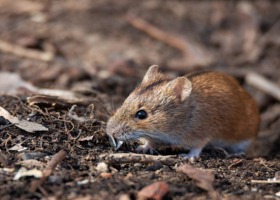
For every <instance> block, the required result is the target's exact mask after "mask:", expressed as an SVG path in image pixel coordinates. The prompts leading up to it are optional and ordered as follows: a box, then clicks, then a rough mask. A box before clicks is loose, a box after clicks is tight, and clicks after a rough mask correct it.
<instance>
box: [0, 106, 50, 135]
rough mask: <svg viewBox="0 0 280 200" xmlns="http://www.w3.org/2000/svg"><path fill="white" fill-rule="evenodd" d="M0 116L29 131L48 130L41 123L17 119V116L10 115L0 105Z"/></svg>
mask: <svg viewBox="0 0 280 200" xmlns="http://www.w3.org/2000/svg"><path fill="white" fill-rule="evenodd" d="M0 116H3V117H4V118H5V119H6V120H8V121H9V122H11V123H12V124H14V125H15V126H17V127H18V128H20V129H22V130H25V131H26V132H29V133H34V132H35V131H48V128H46V127H44V126H43V125H41V124H38V123H35V122H30V121H27V120H19V119H18V118H17V117H14V116H12V115H11V114H10V113H9V112H8V111H7V110H5V109H4V108H3V107H1V106H0Z"/></svg>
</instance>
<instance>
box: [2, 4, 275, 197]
mask: <svg viewBox="0 0 280 200" xmlns="http://www.w3.org/2000/svg"><path fill="white" fill-rule="evenodd" d="M132 15H133V16H137V17H139V18H141V19H142V20H145V21H146V22H148V23H149V24H151V25H153V26H155V27H158V28H159V29H160V30H162V31H163V32H165V33H167V34H169V35H171V36H172V37H173V38H177V39H178V38H179V40H181V41H184V42H185V43H186V46H188V48H187V50H188V52H182V49H179V48H177V47H175V46H172V45H170V44H168V42H166V41H164V40H163V41H162V40H159V39H157V38H155V37H153V36H151V35H150V34H149V33H147V32H145V31H143V30H141V29H139V28H137V27H135V26H133V25H132V24H131V23H130V22H129V20H127V16H130V17H131V16H132ZM125 16H126V17H125ZM132 18H133V17H132ZM279 19H280V2H279V1H252V2H250V1H248V2H247V1H229V2H228V1H201V2H196V1H160V0H153V1H150V0H145V1H128V0H123V1H107V0H95V1H90V0H80V1H75V0H68V1H55V0H43V1H33V0H13V2H11V1H10V0H0V27H1V28H0V40H1V41H6V42H8V43H10V44H13V45H14V46H16V47H18V46H20V47H22V48H25V49H27V50H35V51H37V52H40V53H44V52H49V53H51V54H52V55H53V56H54V57H53V59H50V60H48V61H45V60H42V59H40V58H35V59H34V58H32V59H31V58H28V56H20V55H18V54H17V53H15V51H13V50H12V51H11V52H7V51H5V50H3V48H2V47H0V52H1V53H0V70H1V71H0V72H1V73H2V72H4V71H6V72H11V73H16V74H19V75H20V76H21V77H22V78H23V79H24V80H25V81H26V82H28V83H31V84H33V85H34V86H36V87H38V88H49V89H61V90H64V91H75V92H78V93H79V94H81V95H82V96H83V98H85V99H87V101H86V100H85V101H84V102H83V101H82V102H81V101H80V102H76V103H75V104H76V105H77V106H76V108H75V109H74V112H75V116H78V117H80V118H79V119H76V118H74V117H73V116H72V117H71V116H70V115H69V113H70V109H71V107H72V105H73V103H71V102H70V103H67V104H63V103H62V105H61V104H59V103H56V104H51V103H49V102H47V103H46V102H45V103H44V102H39V103H38V102H36V103H34V104H31V103H30V100H28V98H29V97H30V96H34V95H36V93H34V92H30V91H28V90H27V91H26V90H24V91H22V90H17V92H16V93H13V94H12V93H11V90H12V89H10V88H8V90H7V88H4V89H6V90H4V91H5V93H6V94H3V91H2V90H3V88H1V86H0V90H1V91H0V92H1V93H2V95H1V96H0V104H1V107H3V108H5V109H6V110H7V111H9V113H10V114H11V115H13V116H16V117H18V118H19V119H26V120H29V121H32V122H36V123H39V124H42V125H43V126H45V127H47V128H48V131H47V132H43V131H41V132H40V131H39V132H38V131H37V132H35V133H28V132H26V131H24V130H22V129H20V128H18V127H16V126H14V125H12V124H11V123H9V122H8V121H7V120H6V119H5V118H3V117H1V118H0V196H1V199H41V198H43V199H137V195H138V193H139V191H140V190H141V189H142V188H144V187H145V186H148V185H150V184H152V183H154V182H157V181H164V182H166V183H167V184H168V187H169V192H168V193H167V194H166V195H165V196H164V197H160V198H159V199H161V198H163V199H208V198H209V195H210V194H209V191H206V190H203V189H201V187H199V186H198V185H197V183H196V182H195V181H194V180H192V179H191V178H188V176H187V175H186V174H183V173H181V172H178V171H176V168H177V166H180V165H183V164H185V163H188V164H191V165H192V166H194V167H196V168H203V169H210V170H212V171H213V173H214V176H215V180H214V183H213V186H214V190H215V191H217V192H218V193H219V194H220V196H221V197H223V198H224V199H265V198H267V199H277V198H280V194H279V192H280V183H279V179H280V178H279V175H278V177H277V173H279V171H280V104H279V99H278V100H277V98H274V97H273V96H271V95H269V94H268V93H267V92H266V91H263V90H260V89H259V88H256V87H254V86H252V85H251V84H250V83H249V82H248V81H247V79H246V76H247V75H248V74H250V73H252V72H255V73H258V74H260V75H262V76H264V77H266V78H267V79H268V80H269V81H272V82H273V83H274V84H276V86H277V87H278V88H280V86H279V84H280V80H279V77H280V45H279V44H280V43H279V41H280V40H279V39H280V21H279ZM0 46H1V45H0ZM194 52H198V53H199V56H197V54H196V53H194ZM152 64H158V65H160V66H161V69H162V71H164V72H165V73H167V74H170V75H172V76H178V75H183V74H185V73H188V72H192V71H195V70H205V69H206V70H218V71H224V72H226V73H228V74H231V75H233V76H234V77H236V78H237V79H238V81H239V82H240V83H241V84H242V85H243V86H244V87H245V88H246V89H247V90H248V91H249V92H250V93H251V95H252V96H253V97H254V98H255V99H256V101H257V103H258V105H259V107H260V111H261V125H260V131H259V137H258V138H257V140H256V142H255V143H254V144H253V145H252V146H251V147H250V149H249V152H248V153H247V155H246V156H244V155H235V156H226V154H225V152H224V151H223V150H221V149H215V148H212V147H207V148H206V149H205V150H204V151H203V153H202V155H201V157H200V158H198V159H196V160H194V161H193V162H191V161H189V160H183V159H182V158H180V157H176V164H174V165H167V164H163V163H161V162H147V163H138V162H126V163H118V162H110V163H107V162H106V161H104V160H102V159H101V157H100V155H101V154H111V153H116V152H115V151H114V149H113V147H111V145H110V143H109V141H108V138H107V137H106V133H105V127H106V121H107V120H108V118H109V116H110V115H111V114H112V112H113V110H114V109H115V108H117V107H118V106H119V105H120V104H121V103H122V101H123V100H124V99H125V98H126V96H127V95H128V94H129V93H130V92H131V91H132V90H133V88H134V87H135V86H136V85H137V84H138V83H139V82H140V81H141V78H142V76H143V74H144V73H145V71H146V70H147V68H148V67H149V66H150V65H152ZM6 81H7V82H8V81H9V80H6ZM19 91H20V92H19ZM15 145H19V146H16V147H15ZM13 147H14V148H13ZM60 150H64V151H65V152H66V157H65V158H64V159H61V160H60V161H59V162H58V163H57V165H56V167H55V168H53V169H52V172H51V174H49V175H48V176H46V180H45V181H42V182H39V183H38V182H35V181H36V180H38V178H35V177H34V176H27V177H22V178H20V179H19V180H14V177H15V174H16V173H17V172H18V171H19V170H20V169H21V168H22V167H25V168H27V169H34V168H35V169H39V170H44V169H46V165H47V163H49V162H50V160H51V158H52V157H53V155H55V154H56V153H58V152H59V151H60ZM134 151H135V149H134V145H129V144H127V145H124V146H123V147H122V148H121V149H120V150H118V151H117V152H119V153H130V152H134ZM160 153H161V154H163V155H168V154H170V152H160ZM173 154H175V155H176V154H177V152H175V153H174V152H173ZM102 162H105V163H107V166H108V169H105V170H102V169H99V168H98V167H97V166H98V164H100V163H102ZM273 178H275V180H278V183H268V182H269V181H268V182H265V183H255V182H254V180H264V181H267V180H268V179H273ZM39 180H40V178H39ZM34 183H35V185H36V183H38V184H37V185H36V188H35V190H33V188H34ZM277 195H278V197H277Z"/></svg>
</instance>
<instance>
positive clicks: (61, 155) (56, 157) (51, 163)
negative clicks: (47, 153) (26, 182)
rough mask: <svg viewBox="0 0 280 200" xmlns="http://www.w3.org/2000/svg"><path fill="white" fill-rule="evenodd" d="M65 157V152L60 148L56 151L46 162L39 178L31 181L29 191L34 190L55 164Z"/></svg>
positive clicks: (50, 172) (43, 180)
mask: <svg viewBox="0 0 280 200" xmlns="http://www.w3.org/2000/svg"><path fill="white" fill-rule="evenodd" d="M65 157H66V152H65V151H64V150H60V151H59V152H58V153H56V154H55V155H54V156H53V157H52V159H51V160H50V161H49V162H48V164H47V166H46V168H45V169H43V176H42V178H41V179H39V180H34V181H32V182H31V188H30V191H31V192H35V191H36V190H37V188H39V187H40V186H41V185H42V184H43V183H44V182H45V181H46V179H47V178H48V177H49V176H50V175H51V174H52V171H53V170H54V169H55V167H56V165H57V164H59V163H60V162H61V161H62V160H63V159H64V158H65Z"/></svg>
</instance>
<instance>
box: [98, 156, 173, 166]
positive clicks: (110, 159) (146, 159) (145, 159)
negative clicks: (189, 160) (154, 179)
mask: <svg viewBox="0 0 280 200" xmlns="http://www.w3.org/2000/svg"><path fill="white" fill-rule="evenodd" d="M99 158H100V159H101V160H104V161H106V162H107V163H155V162H161V163H162V164H164V165H169V166H172V165H175V164H176V163H177V162H178V159H176V158H177V156H176V155H171V156H160V155H147V154H137V153H113V154H101V155H100V156H99Z"/></svg>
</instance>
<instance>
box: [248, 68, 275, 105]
mask: <svg viewBox="0 0 280 200" xmlns="http://www.w3.org/2000/svg"><path fill="white" fill-rule="evenodd" d="M246 82H247V83H248V84H250V85H252V86H254V87H256V88H258V89H260V90H262V91H263V92H265V93H267V94H269V95H271V96H273V97H274V98H276V99H277V100H278V101H280V88H279V87H278V86H277V85H276V84H275V83H273V82H272V81H270V80H268V79H266V78H264V77H263V76H261V75H259V74H257V73H254V72H252V73H249V74H247V75H246Z"/></svg>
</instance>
